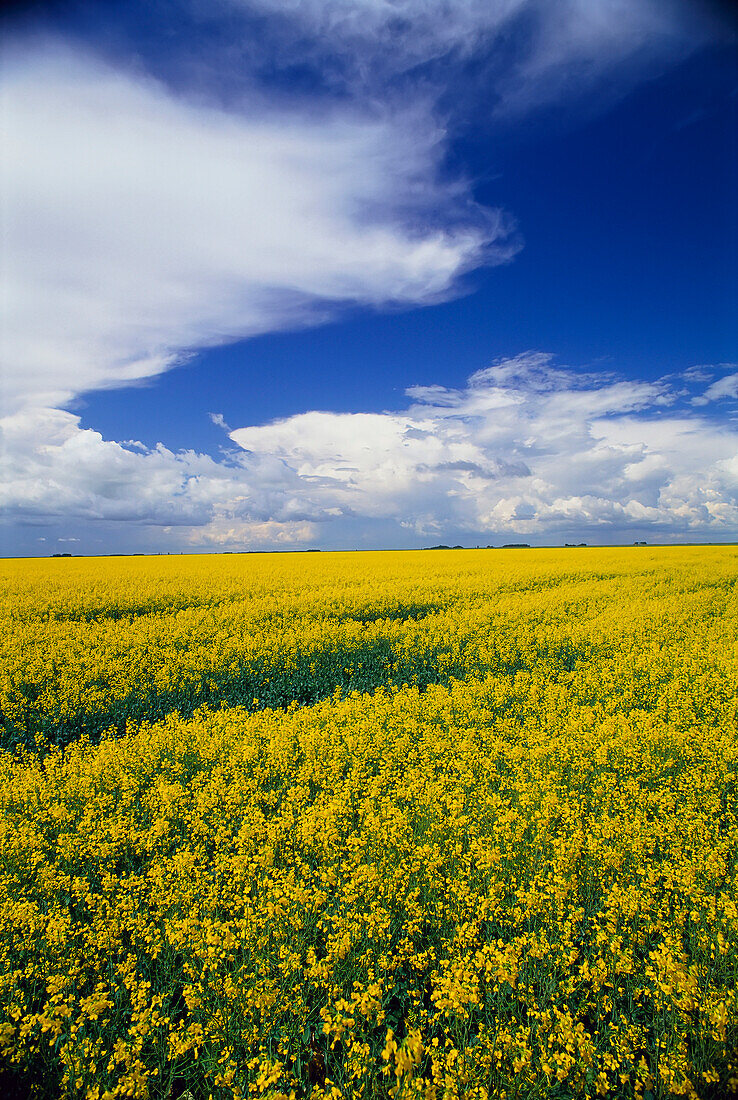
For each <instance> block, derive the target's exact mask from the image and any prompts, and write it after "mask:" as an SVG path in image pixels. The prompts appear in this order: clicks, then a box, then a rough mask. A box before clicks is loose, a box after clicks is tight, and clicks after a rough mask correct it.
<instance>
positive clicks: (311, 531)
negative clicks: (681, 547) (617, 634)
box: [0, 353, 738, 548]
mask: <svg viewBox="0 0 738 1100" xmlns="http://www.w3.org/2000/svg"><path fill="white" fill-rule="evenodd" d="M671 387H672V383H671V382H670V381H669V380H668V379H662V380H660V381H656V382H637V381H635V382H633V381H631V382H626V381H623V380H621V379H618V378H617V377H614V376H612V377H609V378H605V379H602V378H599V379H598V378H595V377H594V376H590V375H586V374H585V375H582V376H578V375H576V374H575V373H574V372H572V371H570V370H567V369H563V368H557V367H556V366H555V365H554V363H553V360H552V357H551V356H548V355H543V354H541V353H529V354H527V355H521V356H518V357H516V358H514V359H506V360H501V361H497V362H496V363H494V364H492V365H491V366H490V367H487V368H485V369H484V370H481V371H478V372H477V373H476V374H474V375H472V377H471V378H470V379H469V381H468V383H467V385H466V386H465V387H464V388H462V389H448V388H445V387H442V386H426V387H415V388H413V389H412V390H411V391H410V402H409V404H408V406H407V407H406V408H405V409H403V410H400V411H395V412H385V413H353V414H352V413H329V412H307V413H303V414H300V415H298V416H293V417H289V418H286V419H284V420H279V421H275V422H273V423H271V424H265V425H261V426H253V427H246V428H240V429H236V430H234V431H232V432H231V439H232V440H233V442H234V443H236V444H237V445H238V448H240V450H238V451H236V452H233V453H231V454H226V455H224V457H223V458H222V459H221V460H220V461H216V460H214V459H212V458H210V457H209V456H206V455H198V454H195V453H194V452H181V453H177V454H175V453H173V452H171V451H169V450H167V449H166V448H164V447H162V446H159V447H157V448H155V449H152V450H148V451H141V450H140V449H134V448H128V447H123V446H122V445H120V444H118V443H114V442H109V441H106V440H103V439H102V437H101V436H100V435H99V433H97V432H93V431H90V430H82V429H81V428H80V426H79V420H78V418H77V417H75V416H74V415H73V414H71V413H68V412H61V411H59V410H45V411H43V410H25V411H23V412H19V413H17V414H15V415H14V416H11V417H8V418H6V419H5V421H3V422H2V423H0V428H2V430H3V437H4V438H3V447H2V450H3V452H4V455H5V459H4V465H5V469H4V471H3V472H4V477H3V484H4V490H3V492H4V497H3V498H2V499H0V503H1V504H2V505H3V508H4V511H5V514H6V515H7V516H9V517H10V518H14V519H16V520H21V521H23V520H25V521H32V522H34V523H39V522H43V523H54V522H64V524H65V526H66V527H67V529H68V528H69V521H70V520H71V519H75V520H78V521H80V522H84V523H86V524H88V525H89V524H90V523H92V524H94V523H101V524H102V523H110V522H117V523H120V522H121V521H125V522H126V523H128V524H130V523H131V522H133V523H134V524H137V525H144V526H146V527H147V528H148V529H149V530H150V532H151V538H152V540H154V544H155V546H156V547H157V548H160V547H162V546H164V547H167V546H169V545H178V546H179V545H190V546H202V547H207V546H222V547H228V546H259V547H263V546H267V545H272V546H290V545H296V546H299V545H306V544H310V545H318V546H338V545H346V544H347V542H349V541H350V542H351V544H355V541H354V535H361V538H362V540H363V544H366V545H372V544H374V545H388V544H390V545H392V544H393V543H396V542H397V541H398V536H399V535H400V534H401V533H403V532H404V536H403V537H405V538H409V539H411V540H418V539H422V540H424V541H425V540H426V539H432V540H433V541H436V539H437V538H442V537H443V536H444V535H447V534H448V533H449V532H451V531H453V532H454V533H455V535H454V537H461V536H462V535H463V533H464V532H467V533H468V535H469V537H470V538H472V539H473V538H477V537H478V536H480V535H484V534H486V537H487V540H488V541H490V540H491V541H494V538H495V537H499V538H500V539H501V540H502V539H504V538H505V536H509V535H510V534H512V533H517V534H520V535H528V536H531V537H534V538H544V537H547V536H549V537H555V536H556V532H567V533H568V532H572V533H573V532H578V537H580V538H585V539H587V538H588V539H592V540H594V541H596V540H598V539H599V540H601V541H602V540H606V539H608V538H613V539H617V538H618V537H622V536H623V535H624V536H625V537H627V532H628V531H632V530H636V531H639V532H643V531H645V530H650V531H654V530H655V531H656V532H659V531H660V532H662V533H663V534H664V535H672V536H678V535H687V536H689V535H691V536H694V537H699V536H705V537H729V536H731V535H735V534H736V533H738V432H737V431H736V430H735V429H733V428H731V427H730V426H726V425H718V424H716V423H715V422H713V421H710V420H709V419H707V418H706V417H704V416H703V415H702V414H700V413H698V412H696V411H694V410H693V409H689V408H687V411H683V410H682V411H680V410H678V409H676V408H672V407H671V406H672V405H673V404H674V403H675V402H676V400H677V395H676V391H674V390H673V389H672V388H671ZM155 528H157V529H158V531H159V533H158V534H156V532H155V531H154V529H155ZM393 532H394V535H393Z"/></svg>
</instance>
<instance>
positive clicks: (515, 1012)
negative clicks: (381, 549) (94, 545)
mask: <svg viewBox="0 0 738 1100" xmlns="http://www.w3.org/2000/svg"><path fill="white" fill-rule="evenodd" d="M0 576H1V577H2V585H3V590H4V600H3V610H2V611H1V612H0V617H1V618H2V633H1V635H0V648H1V649H2V658H3V659H2V680H1V681H0V707H1V708H2V728H1V729H0V738H1V739H2V750H1V751H0V876H1V886H0V1065H2V1072H4V1073H5V1075H6V1076H5V1078H4V1080H6V1081H8V1082H13V1083H14V1087H18V1088H25V1089H26V1091H27V1090H28V1089H33V1094H34V1095H36V1096H38V1097H40V1098H51V1097H57V1096H63V1097H70V1098H72V1097H74V1098H86V1100H112V1098H116V1100H117V1098H119V1097H121V1098H122V1097H138V1098H147V1097H150V1098H152V1100H165V1098H166V1100H168V1098H172V1100H176V1098H177V1097H180V1096H182V1095H184V1094H185V1093H187V1092H189V1093H190V1094H191V1097H193V1098H194V1100H207V1098H208V1097H213V1100H226V1098H228V1100H240V1098H246V1097H264V1098H267V1097H269V1098H271V1100H284V1098H287V1097H294V1098H295V1100H301V1098H304V1097H314V1098H317V1097H335V1098H338V1097H346V1098H349V1097H364V1098H366V1100H373V1098H376V1100H379V1098H384V1100H386V1098H389V1097H395V1098H398V1100H399V1098H402V1100H409V1098H411V1097H418V1098H419V1097H425V1098H428V1100H441V1098H455V1097H459V1098H462V1097H476V1098H480V1100H481V1098H487V1097H489V1098H492V1097H497V1098H500V1100H548V1098H557V1100H559V1098H560V1100H565V1098H572V1097H585V1096H587V1097H596V1096H612V1097H622V1098H630V1097H634V1098H638V1100H641V1098H642V1100H664V1098H667V1097H681V1096H684V1097H688V1098H695V1097H698V1098H701V1100H702V1098H704V1100H719V1098H723V1097H725V1096H726V1095H729V1094H730V1093H736V1094H738V992H737V990H738V903H737V901H736V898H738V883H737V882H736V879H737V878H738V873H737V867H738V696H737V693H736V688H735V685H736V683H737V682H738V586H737V582H738V553H737V552H736V550H735V548H732V547H701V548H699V547H686V548H663V549H655V548H646V547H637V548H636V547H633V548H626V549H617V548H614V549H602V550H594V549H579V548H576V549H575V548H572V549H565V550H563V549H562V550H501V551H492V550H490V551H464V552H461V551H444V550H438V551H435V550H434V551H432V552H425V553H422V552H406V553H384V554H340V555H339V554H302V555H288V554H284V555H248V556H247V555H233V556H212V557H171V558H169V557H159V558H128V559H124V558H114V559H63V560H53V561H51V560H49V561H6V562H3V563H1V564H0Z"/></svg>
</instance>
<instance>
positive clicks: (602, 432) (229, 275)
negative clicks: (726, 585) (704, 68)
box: [0, 0, 738, 548]
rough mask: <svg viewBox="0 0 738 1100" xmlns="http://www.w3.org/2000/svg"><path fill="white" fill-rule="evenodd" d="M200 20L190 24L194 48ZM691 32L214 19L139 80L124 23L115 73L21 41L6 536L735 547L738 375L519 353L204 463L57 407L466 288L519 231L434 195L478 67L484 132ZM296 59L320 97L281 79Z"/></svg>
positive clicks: (679, 12) (628, 16)
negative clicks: (503, 537)
mask: <svg viewBox="0 0 738 1100" xmlns="http://www.w3.org/2000/svg"><path fill="white" fill-rule="evenodd" d="M154 7H155V9H156V10H157V11H158V12H159V14H161V10H160V9H159V8H158V6H157V5H155V6H154ZM175 7H176V6H175ZM201 10H202V9H201V8H199V6H198V5H194V4H182V5H180V6H179V12H180V15H182V16H183V17H184V16H185V15H187V17H188V18H190V19H192V20H194V21H195V24H194V25H196V23H197V19H199V18H201V15H200V14H199V13H200V12H201ZM694 10H695V9H694V6H693V5H686V4H682V3H678V2H677V0H674V2H671V3H664V2H660V3H658V2H656V0H640V2H638V0H596V2H593V0H587V3H584V2H583V0H565V2H563V3H562V4H560V5H556V6H552V5H548V4H543V3H540V2H537V0H504V2H501V3H499V4H489V3H483V2H482V0H467V2H460V3H458V4H456V5H452V6H450V7H449V6H448V5H447V4H445V3H442V2H441V0H395V2H390V0H325V2H322V0H321V2H318V0H295V2H294V3H282V2H277V0H223V2H222V4H220V5H218V6H217V8H216V9H215V11H216V14H215V15H212V14H210V15H209V16H208V20H209V24H208V26H209V28H210V30H211V31H212V26H213V20H216V21H217V20H218V19H219V20H220V21H221V22H222V24H223V28H224V30H223V33H222V34H220V33H218V34H211V36H210V39H209V41H210V42H211V45H212V52H211V54H210V55H208V56H207V57H198V64H197V65H193V64H192V63H191V61H192V55H190V54H189V53H188V52H187V50H183V52H182V54H181V56H177V55H174V56H171V57H169V58H168V65H163V64H160V63H159V62H158V61H157V62H156V63H154V62H153V61H151V59H150V58H149V59H148V60H147V55H146V51H145V49H144V48H143V46H142V45H141V44H140V43H138V44H137V43H136V41H135V34H134V33H133V30H132V29H131V27H128V28H121V33H120V36H119V42H118V47H117V52H116V51H115V50H114V51H112V53H111V50H110V48H108V46H107V45H106V44H105V43H103V42H102V41H100V42H97V41H96V40H95V37H94V35H92V36H91V37H90V36H89V35H88V37H87V38H86V39H85V38H84V36H82V37H80V35H76V36H75V35H73V34H71V33H70V34H67V35H64V34H62V33H61V32H60V31H59V29H58V28H50V27H48V26H41V27H35V28H34V27H31V28H29V27H28V26H25V27H22V28H19V29H16V31H15V33H13V34H11V35H9V36H8V38H7V40H6V45H5V47H4V59H3V60H4V64H3V73H2V78H1V80H0V95H1V96H2V109H3V116H4V121H5V128H6V135H7V136H6V163H7V168H6V171H5V176H4V181H3V184H2V200H3V221H4V234H5V245H4V261H3V275H4V283H3V302H4V321H3V334H2V366H1V371H2V375H1V381H2V394H3V412H4V414H5V415H4V416H3V419H2V423H1V427H2V432H3V443H2V462H3V466H4V483H5V484H4V490H3V491H4V509H5V521H6V523H11V524H12V523H21V524H23V523H31V524H37V525H44V524H47V525H49V526H50V527H54V528H57V527H58V526H59V525H60V524H62V525H63V524H67V525H70V524H71V525H72V526H74V524H75V523H79V524H82V525H83V526H84V525H86V529H89V530H91V529H92V528H93V527H94V525H95V524H96V523H98V524H99V525H100V529H101V530H102V529H103V526H104V525H107V526H105V531H106V533H109V532H110V530H111V525H115V524H119V525H130V524H133V525H137V526H138V527H139V528H145V529H146V530H147V531H148V533H149V535H150V537H151V538H152V539H153V540H154V544H153V545H152V548H160V547H163V546H165V545H169V544H171V545H177V546H178V547H181V546H193V547H206V546H234V547H235V546H237V545H249V546H259V547H263V546H268V545H272V544H273V545H293V544H294V545H302V544H304V543H306V542H318V543H319V544H321V545H326V546H330V545H337V544H339V543H341V540H342V539H343V540H348V541H351V542H361V541H362V540H363V542H364V543H365V544H371V543H372V541H374V542H376V543H379V544H382V543H384V544H386V543H387V540H388V539H389V540H390V541H392V539H393V538H396V537H398V536H399V535H402V536H403V537H410V536H412V537H414V538H418V539H425V538H426V537H432V536H434V535H436V534H438V535H442V534H443V533H444V532H446V531H448V530H449V529H452V530H455V531H459V532H470V533H479V532H483V531H490V530H491V531H493V532H515V533H521V534H530V535H534V536H535V535H537V534H539V533H540V534H541V535H542V536H543V535H545V534H546V533H547V532H550V531H559V530H570V529H572V530H573V529H579V530H585V529H586V530H590V529H594V530H596V531H599V532H603V531H605V530H608V529H612V530H630V529H631V528H634V527H638V528H639V530H642V529H643V528H645V527H648V526H649V525H653V526H654V527H655V528H657V529H659V530H668V531H670V532H673V533H675V534H678V535H684V534H691V533H695V532H696V533H699V534H703V535H707V534H709V535H713V534H715V533H716V532H717V533H718V534H719V533H721V532H733V531H736V530H738V511H737V508H738V496H737V490H738V460H737V459H736V450H738V448H737V447H736V435H735V432H734V431H733V430H732V429H731V427H730V425H726V424H716V423H715V422H714V420H713V419H711V418H710V417H709V416H707V415H706V410H708V409H709V408H710V406H711V403H713V402H714V401H715V400H718V399H720V400H732V399H734V398H735V397H736V382H735V379H736V375H735V374H734V373H732V371H731V370H730V369H729V368H725V369H723V370H714V371H713V372H712V373H710V375H709V385H706V386H705V387H704V388H703V389H702V390H701V391H700V392H699V393H695V394H694V395H693V397H692V398H691V399H689V400H688V401H687V402H686V404H685V401H684V398H683V395H682V394H681V389H680V387H682V386H683V385H689V384H690V380H680V381H679V382H678V383H677V382H675V381H674V380H669V379H666V380H661V381H660V382H650V383H646V382H644V383H633V382H626V381H624V380H621V381H617V379H614V378H610V379H606V378H603V376H601V375H600V376H597V377H595V376H586V375H582V374H581V373H577V372H573V371H570V370H562V369H560V368H555V367H554V366H553V365H552V361H551V357H550V356H543V355H540V354H530V355H526V356H521V357H520V358H519V359H516V360H506V361H503V362H497V363H496V364H495V365H493V366H492V367H489V368H487V369H485V370H481V371H479V372H478V373H477V374H475V375H473V376H472V378H470V380H469V383H468V385H467V387H466V388H465V389H463V390H450V389H446V388H444V387H443V386H442V385H439V386H438V387H432V388H430V389H428V388H424V389H420V388H416V389H415V390H412V391H411V392H410V394H409V396H410V398H411V400H412V404H410V405H409V406H408V407H407V408H406V409H405V410H403V411H401V412H389V413H388V412H382V413H375V414H343V415H339V414H335V413H324V412H315V411H309V410H306V411H305V413H304V414H302V415H300V416H296V417H292V418H289V419H286V420H282V421H279V422H276V423H272V424H266V425H261V426H250V427H243V428H237V429H235V430H233V431H232V432H231V433H230V440H231V442H232V444H235V445H236V447H235V449H234V448H233V447H230V448H229V449H228V450H227V451H226V453H224V454H223V455H222V456H220V457H218V458H214V457H212V456H209V455H201V454H196V453H194V452H182V453H178V454H174V453H172V452H171V451H168V450H167V449H166V448H164V447H158V448H155V449H147V448H143V447H141V446H137V445H135V444H132V443H131V442H123V441H121V442H116V441H110V440H104V439H103V438H102V437H101V436H100V435H99V433H96V432H94V431H90V430H83V429H82V428H81V427H80V423H79V418H78V417H77V416H76V415H75V414H74V413H73V412H70V411H69V410H68V408H67V406H69V405H70V403H72V402H73V401H74V399H75V398H77V397H79V396H80V395H82V394H84V393H86V392H90V391H92V390H96V389H102V388H115V387H119V386H122V385H126V384H130V383H133V382H140V381H142V380H144V379H147V378H148V379H150V378H155V377H156V376H157V375H159V374H161V373H162V372H163V371H166V370H169V369H173V368H175V367H176V366H177V364H178V363H180V362H183V361H184V360H186V359H187V358H188V356H189V355H191V354H192V353H193V352H194V351H196V350H197V349H199V348H203V347H207V346H209V345H214V344H218V343H223V342H228V341H234V340H239V339H243V338H247V337H249V336H254V335H257V334H264V333H270V332H277V331H281V330H284V329H294V328H298V327H301V326H305V327H308V326H312V325H315V324H320V323H326V322H327V321H330V320H331V319H332V318H334V317H337V316H340V315H341V313H342V312H343V311H344V310H345V309H346V308H356V307H364V308H367V307H368V308H372V309H381V308H386V307H397V306H401V307H403V308H409V307H413V306H421V305H422V306H427V305H431V304H433V303H437V302H441V301H444V300H446V299H448V298H450V297H453V296H454V295H457V294H459V293H462V292H463V282H462V277H463V276H464V275H465V273H467V272H469V271H471V270H473V269H474V268H477V267H479V266H482V265H494V264H505V263H508V262H514V257H515V255H516V253H517V252H518V250H519V249H520V248H521V247H522V239H521V237H520V235H519V234H518V232H517V229H516V225H515V219H514V211H506V210H502V209H496V208H490V207H486V206H481V205H480V204H479V203H478V202H477V201H475V198H474V189H473V181H471V180H468V179H466V178H464V176H463V174H460V173H456V174H452V173H451V172H450V171H449V168H448V164H447V153H448V145H449V128H452V127H453V126H454V125H455V119H456V118H457V117H458V114H459V112H462V111H463V110H464V94H463V93H462V92H461V91H460V92H459V94H458V96H457V97H456V100H457V102H455V103H454V104H453V105H451V101H450V92H451V90H452V87H453V85H454V82H453V80H450V78H449V74H453V73H456V72H460V71H461V70H462V69H463V66H464V65H465V64H468V62H469V59H470V58H475V59H477V61H478V63H479V64H480V65H482V66H483V68H484V71H485V72H487V73H489V74H490V75H489V78H488V81H487V84H486V85H485V88H486V91H485V95H486V97H487V98H486V100H485V110H487V111H488V113H489V116H490V119H491V120H492V125H495V124H497V125H500V126H504V125H510V124H511V120H517V119H520V118H521V117H523V116H525V115H527V114H528V113H530V112H533V111H535V110H540V109H541V108H542V107H546V106H551V105H555V104H557V103H560V102H562V101H564V100H567V99H576V98H578V99H579V100H582V99H583V98H584V96H585V95H589V96H590V98H591V99H597V97H598V96H603V97H606V96H612V95H613V94H616V92H615V91H614V89H620V90H621V91H622V90H625V89H627V88H628V87H630V86H632V85H633V84H634V83H636V82H637V81H638V80H639V79H641V78H642V77H643V75H644V74H648V73H652V72H653V71H654V66H656V67H658V66H659V65H667V64H670V63H673V62H674V61H676V60H679V59H680V58H682V57H684V56H686V55H687V54H688V53H689V52H690V50H692V49H694V48H696V47H697V46H698V45H699V44H700V43H701V42H703V41H705V40H706V39H708V38H709V36H710V34H711V33H713V25H712V23H711V21H710V20H709V19H708V18H706V17H705V18H697V17H696V16H695V14H694ZM254 20H258V24H259V27H260V28H261V29H260V33H261V38H260V39H259V40H258V49H257V48H255V47H253V46H252V45H251V42H252V36H251V34H250V28H252V26H253V25H254ZM126 35H128V36H129V38H130V41H129V42H128V45H126V44H125V43H126V41H127V39H126ZM131 36H132V37H131ZM234 38H235V41H236V43H237V46H238V48H237V49H236V51H235V53H234V47H233V42H234ZM121 43H123V45H121ZM139 47H140V48H139ZM189 48H190V49H194V48H195V47H193V46H192V45H190V47H189ZM298 57H299V58H300V62H301V64H302V66H303V68H304V69H305V71H306V72H307V73H308V76H307V77H305V79H303V80H302V82H301V83H299V84H298V85H296V84H294V83H292V84H289V82H286V81H285V80H284V79H282V78H281V77H280V74H282V77H283V75H284V73H286V72H288V71H291V68H292V67H293V66H294V65H295V59H296V58H298ZM439 67H442V71H443V72H444V73H445V77H444V78H443V79H442V78H441V76H440V75H439V73H440V72H441V68H439ZM267 71H269V72H270V73H271V76H270V77H269V79H267V77H266V76H265V72H267ZM275 73H276V74H277V75H276V77H275V76H274V74H275ZM270 80H271V83H270V82H269V81H270ZM459 87H461V85H459ZM477 109H478V105H477ZM494 120H497V121H496V122H495V121H494ZM675 405H678V406H679V408H680V410H681V411H680V412H679V415H677V414H676V413H674V412H673V409H674V406H675ZM221 415H222V416H224V417H225V420H228V419H229V410H228V409H224V410H222V413H221ZM224 423H225V421H224ZM90 525H91V526H90ZM39 537H40V538H43V537H45V536H39ZM64 537H72V536H64ZM74 537H77V536H76V535H75V536H74ZM603 537H605V536H603Z"/></svg>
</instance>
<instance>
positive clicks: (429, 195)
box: [2, 44, 516, 408]
mask: <svg viewBox="0 0 738 1100" xmlns="http://www.w3.org/2000/svg"><path fill="white" fill-rule="evenodd" d="M5 60H6V63H5V65H4V72H3V79H2V107H3V114H4V124H5V131H6V133H5V142H4V144H5V178H4V182H3V206H4V221H5V245H4V260H3V272H4V276H5V279H4V291H3V297H4V307H5V320H4V324H3V351H2V379H3V387H4V390H5V394H4V400H5V406H6V408H12V407H18V406H20V405H22V404H24V403H28V402H32V403H34V404H36V405H39V406H51V405H61V404H65V403H67V402H68V401H69V400H70V398H71V397H72V396H73V395H75V394H78V393H81V392H83V391H85V390H90V389H95V388H100V387H109V386H116V385H121V384H125V383H127V382H132V381H135V380H140V379H143V378H148V377H151V376H153V375H156V374H158V373H160V372H161V371H163V370H165V369H166V368H167V367H169V366H171V365H172V364H173V363H174V362H175V361H176V360H177V359H178V357H181V356H182V354H183V353H184V352H186V350H187V349H191V348H196V347H200V346H204V345H207V344H212V343H217V342H221V341H226V340H232V339H236V338H239V337H245V336H250V335H254V334H256V333H263V332H268V331H274V330H277V329H280V328H284V327H286V326H295V325H301V324H312V323H316V322H318V321H321V320H325V319H326V318H327V317H329V316H331V315H332V313H333V312H334V311H335V310H336V308H338V306H340V305H341V304H352V303H362V304H369V305H374V306H381V305H386V304H388V303H400V304H417V303H425V302H431V301H435V300H439V299H442V298H444V297H446V296H448V295H449V294H450V293H453V292H454V288H455V284H456V280H457V278H458V276H459V275H460V274H461V273H462V272H464V271H465V270H467V269H468V268H470V267H472V266H474V265H477V264H479V263H482V262H484V263H495V262H501V261H504V260H506V259H508V258H509V257H510V256H511V255H512V254H513V252H514V251H515V248H516V245H515V243H514V242H513V241H512V239H511V236H510V231H511V229H512V224H511V221H510V219H509V218H508V217H506V216H505V215H504V214H502V213H501V212H499V211H494V210H489V209H485V210H482V209H481V208H479V207H477V206H476V205H475V204H474V203H473V201H472V199H471V197H470V195H469V192H468V189H467V188H466V187H465V185H464V184H463V183H460V182H459V181H445V182H444V181H443V180H441V178H440V176H439V172H438V168H439V163H440V161H441V159H442V157H443V143H444V137H443V133H442V132H441V131H440V130H439V129H438V128H437V127H436V126H434V124H433V123H432V121H431V120H430V119H429V118H427V117H422V118H421V117H420V115H419V113H418V112H419V111H421V109H420V108H418V109H417V110H413V111H407V112H405V113H404V114H403V113H400V114H392V115H390V114H387V113H382V112H375V115H374V116H373V117H367V116H362V115H360V114H359V113H357V111H355V110H354V109H349V108H344V109H343V110H341V109H338V108H334V109H332V110H330V111H324V112H323V113H322V114H317V113H315V112H313V113H309V112H307V111H306V110H303V111H300V110H292V111H290V112H287V113H284V112H283V113H280V112H279V111H275V110H273V109H270V108H269V107H267V106H266V105H265V104H264V103H263V102H262V103H249V102H244V103H241V104H240V107H239V109H238V110H233V111H228V112H227V111H224V110H219V109H216V108H214V107H212V106H206V105H203V104H202V103H196V102H192V101H190V100H187V99H184V98H181V97H175V96H174V95H172V94H170V93H169V92H168V91H167V90H166V89H165V88H164V87H163V86H162V85H161V84H158V83H156V82H155V81H153V80H151V79H147V78H143V77H141V76H136V77H134V76H130V75H127V74H125V73H123V72H120V71H116V70H114V69H112V68H110V67H108V66H106V65H104V64H102V63H101V62H99V61H95V60H93V59H92V58H91V57H88V56H83V55H81V54H79V53H75V54H72V53H70V52H68V51H66V52H65V51H62V50H60V49H59V47H58V46H57V47H53V48H52V47H49V46H47V47H45V48H42V47H40V46H39V45H38V44H35V45H32V46H28V47H26V48H20V47H18V46H17V45H16V48H15V49H14V50H13V51H12V52H9V55H8V57H7V58H6V59H5Z"/></svg>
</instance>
